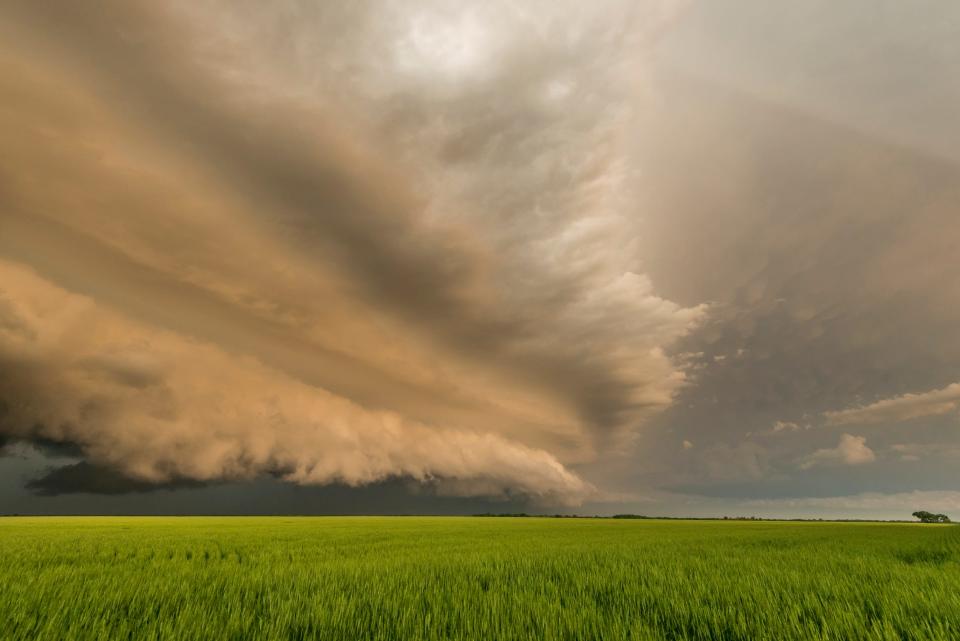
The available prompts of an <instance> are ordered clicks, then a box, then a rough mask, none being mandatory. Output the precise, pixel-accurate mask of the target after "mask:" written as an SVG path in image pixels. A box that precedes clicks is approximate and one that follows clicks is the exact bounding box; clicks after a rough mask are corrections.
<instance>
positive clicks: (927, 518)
mask: <svg viewBox="0 0 960 641" xmlns="http://www.w3.org/2000/svg"><path fill="white" fill-rule="evenodd" d="M913 516H914V518H917V519H920V522H921V523H949V522H950V517H949V516H947V515H946V514H934V513H933V512H927V511H926V510H919V511H917V512H914V513H913Z"/></svg>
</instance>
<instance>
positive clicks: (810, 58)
mask: <svg viewBox="0 0 960 641" xmlns="http://www.w3.org/2000/svg"><path fill="white" fill-rule="evenodd" d="M958 28H960V9H957V8H954V7H952V6H948V5H947V4H946V3H942V2H936V0H920V1H918V2H915V3H902V2H886V1H884V2H874V1H873V0H852V1H851V2H845V3H841V4H837V3H833V2H827V1H826V0H812V1H811V2H805V3H803V4H802V6H801V5H799V4H798V5H796V6H792V7H789V8H785V7H783V6H774V5H772V4H770V3H767V2H763V1H761V0H736V1H734V2H730V3H722V4H721V3H707V2H697V1H692V2H685V1H679V2H673V1H670V0H645V1H644V2H632V1H627V0H602V1H601V2H597V3H582V2H573V1H567V0H563V1H560V2H541V1H539V0H537V1H534V2H525V3H522V4H521V5H518V4H517V3H509V2H500V1H497V2H486V3H449V2H441V1H439V0H422V1H418V2H397V1H393V0H387V1H385V2H373V1H370V2H367V1H362V2H351V3H329V2H328V3H316V2H304V1H299V0H281V1H279V2H272V3H261V2H253V1H247V0H243V1H240V2H222V1H219V0H201V1H199V2H197V1H190V2H188V1H186V0H183V1H181V0H171V1H168V2H143V1H140V0H135V1H133V2H129V1H128V2H121V1H119V0H110V1H108V2H101V3H96V4H95V5H92V6H87V5H83V6H81V5H79V4H71V3H37V2H26V1H24V0H13V1H12V2H7V3H4V5H3V7H2V9H0V92H2V95H3V96H4V100H3V105H0V140H2V143H3V149H4V153H3V154H0V452H6V453H7V454H10V453H11V452H16V451H17V448H18V447H20V446H21V445H22V444H24V443H34V444H35V447H34V450H32V451H36V452H38V453H39V454H37V456H41V455H42V456H44V457H46V458H44V459H43V460H42V461H40V462H36V461H34V460H33V459H30V460H26V459H20V458H17V457H16V456H9V455H8V456H5V457H4V459H3V460H4V466H5V468H6V469H8V470H22V469H26V468H27V467H31V469H32V473H30V474H26V473H24V474H21V473H20V472H19V471H18V472H16V473H17V474H20V476H17V478H16V482H17V483H18V488H19V487H20V486H22V485H23V483H24V478H30V479H33V480H32V481H30V482H29V483H28V485H29V487H28V488H27V489H26V490H25V491H26V492H27V493H29V492H33V493H34V494H43V495H44V496H43V497H42V498H36V497H32V498H31V497H30V496H26V498H22V499H17V500H18V501H19V503H16V505H17V506H18V509H21V508H22V507H23V506H24V505H33V504H32V503H30V501H48V503H46V504H45V505H54V504H55V505H68V503H66V501H70V500H77V501H88V499H89V497H88V498H83V497H79V498H78V493H80V492H83V493H85V494H87V495H89V494H91V493H101V494H103V493H108V494H111V495H112V496H113V498H111V499H110V500H117V501H121V500H122V494H121V492H134V493H137V492H140V491H142V490H146V489H151V488H167V489H168V490H169V492H166V491H162V492H152V493H151V494H150V495H149V496H150V497H151V500H154V499H155V500H157V501H158V505H159V504H161V503H162V504H163V505H165V506H169V509H170V510H171V511H176V510H175V509H174V507H175V502H176V497H177V496H178V495H179V493H182V494H183V495H186V494H189V495H190V496H192V497H194V498H192V499H190V500H191V501H195V504H193V505H194V506H195V509H196V510H197V511H200V512H202V511H203V507H202V505H203V504H204V501H206V502H207V503H211V502H216V500H217V499H216V498H211V497H217V496H221V495H222V496H241V495H244V494H245V493H246V492H247V490H249V494H250V495H251V496H260V497H261V499H259V500H262V501H263V503H262V504H261V505H260V506H259V507H256V508H252V509H255V510H260V511H270V510H272V509H273V508H272V501H273V500H274V499H276V500H277V501H278V504H283V505H296V504H297V501H299V500H301V498H302V497H304V496H318V497H319V496H334V495H335V496H336V497H337V504H338V505H340V504H341V503H345V502H349V498H348V497H349V496H356V497H358V500H362V501H368V502H369V504H370V505H376V506H377V507H376V509H377V510H381V509H383V505H384V502H383V501H384V500H386V499H383V500H380V499H376V500H375V499H374V498H372V497H374V496H375V495H377V493H378V492H382V493H383V494H382V497H387V496H389V497H391V498H390V499H389V502H391V503H392V502H395V501H396V500H398V499H397V498H396V497H398V496H399V495H401V494H403V493H404V492H407V493H411V492H415V491H417V490H415V489H413V488H420V489H421V490H423V491H424V492H426V493H427V494H429V495H431V496H433V497H434V499H435V500H437V501H440V503H437V505H441V504H442V508H438V509H441V510H442V511H445V512H446V511H456V509H455V507H454V506H455V505H463V506H468V505H469V506H471V507H472V508H476V509H478V510H480V511H486V510H487V509H488V507H487V503H486V502H487V501H505V503H504V505H508V504H509V505H510V506H511V508H517V509H526V507H525V505H526V503H525V502H530V505H533V506H535V507H536V506H540V507H542V508H543V509H547V508H546V507H545V506H547V505H550V506H554V507H556V509H584V510H593V511H596V512H604V511H608V512H610V513H616V512H626V511H632V510H636V511H647V510H653V511H655V512H658V513H671V512H672V513H682V512H683V510H684V509H685V508H684V506H687V509H690V510H694V511H695V512H697V513H700V514H703V513H704V511H708V510H721V509H723V506H724V505H727V506H731V509H737V510H739V509H757V510H764V511H766V512H765V513H776V514H781V512H777V510H778V509H780V507H778V506H781V507H782V508H783V510H787V511H789V510H795V511H796V513H804V514H807V513H812V512H813V511H815V510H817V509H822V510H835V511H840V510H842V509H845V508H844V506H848V507H849V509H851V510H854V511H856V513H857V514H863V510H871V509H875V510H878V511H879V510H889V511H890V513H891V514H892V513H893V511H894V510H901V509H902V508H903V506H905V505H906V504H907V503H909V502H910V501H913V500H914V499H916V500H920V499H923V500H925V501H926V500H929V501H934V503H930V504H929V505H926V504H925V505H924V506H923V507H924V508H925V509H927V508H929V509H938V510H941V511H943V510H945V509H947V508H948V507H949V506H950V505H953V504H954V502H955V497H956V493H957V492H958V491H960V478H958V477H957V475H956V473H955V471H954V470H955V469H956V466H957V465H958V464H960V458H958V457H960V454H958V452H960V429H958V426H960V421H958V407H960V394H958V392H957V389H956V388H957V380H958V375H957V371H958V368H957V366H958V364H960V338H958V334H957V331H956V328H957V327H958V326H960V279H958V278H957V264H958V263H957V256H958V247H960V217H958V212H960V156H958V154H957V149H960V146H958V143H960V116H958V114H960V94H958V93H957V84H956V82H955V78H956V77H957V75H958V73H960V46H958V45H957V42H958V40H957V39H956V37H955V34H956V33H957V29H958ZM65 456H66V457H68V458H64V457H65ZM17 461H19V462H17ZM0 472H3V469H0ZM12 474H14V472H9V475H12ZM9 475H8V476H9ZM11 478H12V477H11ZM192 484H197V485H199V486H202V487H194V486H193V485H192ZM187 486H189V487H187ZM306 486H310V487H306ZM71 488H74V489H75V490H76V491H71ZM80 488H85V489H80ZM244 488H246V489H244ZM350 488H362V489H350ZM350 492H355V494H350ZM54 495H56V496H54ZM411 496H412V494H411ZM204 497H207V498H204ZM263 497H266V498H263ZM270 497H273V499H271V498H270ZM382 497H381V498H382ZM884 497H891V498H890V499H889V500H887V499H886V498H884ZM861 498H862V499H863V501H861V500H860V499H861ZM103 500H107V499H103ZM185 500H186V499H185ZM251 500H252V499H251ZM431 500H433V499H431ZM60 501H63V502H60ZM89 501H91V502H90V503H83V505H85V506H89V509H91V510H94V511H95V509H96V506H97V505H101V504H97V503H96V502H95V501H94V499H89ZM411 501H412V502H411V503H410V505H416V506H417V509H426V508H424V507H423V506H425V505H429V501H427V499H424V497H423V495H419V496H418V497H417V499H416V501H413V499H411ZM457 501H462V503H459V504H458V503H457ZM658 501H659V502H658ZM936 501H941V505H943V507H937V504H936V503H935V502H936ZM3 504H4V503H3V497H2V496H0V505H3ZM77 504H78V505H79V503H77ZM103 505H106V504H103ZM115 505H118V506H119V505H121V503H120V502H118V503H115ZM122 505H125V506H126V505H130V504H129V503H122ZM657 506H666V507H663V508H658V507H657ZM45 509H46V508H45ZM50 509H53V508H50ZM116 509H117V510H121V508H120V507H117V508H116ZM123 509H126V508H123ZM158 509H159V508H158ZM163 509H167V508H166V507H165V508H163ZM191 509H194V508H191ZM317 509H320V508H317ZM351 509H352V508H351ZM411 509H413V508H411ZM464 509H467V508H466V507H464ZM551 509H552V508H551ZM240 511H243V510H242V509H241V510H240ZM294 511H296V510H294ZM355 511H361V512H362V511H363V510H362V509H361V508H360V507H358V508H356V510H355ZM877 513H878V514H879V512H877ZM884 514H887V512H884ZM897 514H899V512H897ZM907 514H908V513H907Z"/></svg>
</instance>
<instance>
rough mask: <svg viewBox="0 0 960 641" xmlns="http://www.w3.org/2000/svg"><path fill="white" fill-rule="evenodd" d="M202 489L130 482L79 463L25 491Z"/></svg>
mask: <svg viewBox="0 0 960 641" xmlns="http://www.w3.org/2000/svg"><path fill="white" fill-rule="evenodd" d="M204 485H205V484H204V483H200V482H199V481H194V480H192V479H175V480H172V481H164V482H162V483H150V482H146V481H142V480H138V479H135V478H130V477H128V476H125V475H123V474H121V473H120V472H117V470H116V469H113V468H110V467H103V466H99V465H94V464H91V463H89V462H87V461H80V462H79V463H72V464H70V465H63V466H61V467H55V468H53V469H50V470H49V471H47V472H46V474H44V475H43V476H40V477H38V478H34V479H31V480H29V481H27V483H26V488H27V489H28V490H30V491H31V492H33V493H35V494H37V495H40V496H58V495H61V494H108V495H109V494H130V493H143V492H155V491H157V490H180V489H186V488H198V487H203V486H204Z"/></svg>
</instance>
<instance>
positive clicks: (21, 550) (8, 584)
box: [0, 517, 960, 641]
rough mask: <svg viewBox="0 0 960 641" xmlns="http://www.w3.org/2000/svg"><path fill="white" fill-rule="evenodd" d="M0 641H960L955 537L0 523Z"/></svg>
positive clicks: (652, 528) (631, 524) (401, 523)
mask: <svg viewBox="0 0 960 641" xmlns="http://www.w3.org/2000/svg"><path fill="white" fill-rule="evenodd" d="M0 638H2V639H4V640H27V639H29V640H34V639H43V640H51V641H67V640H80V639H83V640H91V641H92V640H98V641H99V640H104V639H171V640H178V641H182V640H194V639H196V640H199V639H236V640H241V639H242V640H249V639H344V640H348V641H360V640H363V639H384V640H387V639H391V640H392V639H482V640H495V639H496V640H500V639H743V640H761V639H769V640H771V641H774V640H776V641H783V640H788V639H834V640H836V639H878V640H879V639H960V527H955V526H935V525H932V526H927V525H908V524H865V523H785V522H784V523H775V522H722V521H721V522H716V521H645V520H644V521H639V520H638V521H630V520H609V519H546V518H459V517H457V518H451V517H437V518H432V517H430V518H427V517H423V518H421V517H409V518H407V517H371V518H353V517H349V518H348V517H344V518H341V517H327V518H324V517H318V518H308V517H303V518H299V517H298V518H286V517H266V518H257V517H250V518H247V517H232V518H213V517H211V518H206V517H203V518H192V517H177V518H139V517H117V518H113V517H104V518H88V517H66V518H62V517H50V518H26V517H7V518H0Z"/></svg>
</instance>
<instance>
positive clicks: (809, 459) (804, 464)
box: [800, 434, 877, 470]
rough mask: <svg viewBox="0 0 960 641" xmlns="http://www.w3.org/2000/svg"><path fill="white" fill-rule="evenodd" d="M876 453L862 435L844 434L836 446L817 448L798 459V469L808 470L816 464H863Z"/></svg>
mask: <svg viewBox="0 0 960 641" xmlns="http://www.w3.org/2000/svg"><path fill="white" fill-rule="evenodd" d="M876 458H877V457H876V455H875V454H874V453H873V450H871V449H870V448H869V447H867V439H866V438H864V437H863V436H851V435H850V434H844V435H842V436H841V437H840V442H839V443H838V444H837V446H836V447H832V448H823V449H819V450H817V451H816V452H814V453H813V454H810V455H809V456H806V457H804V458H803V459H801V461H800V469H801V470H808V469H810V468H812V467H817V466H834V465H863V464H864V463H872V462H873V461H875V460H876Z"/></svg>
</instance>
